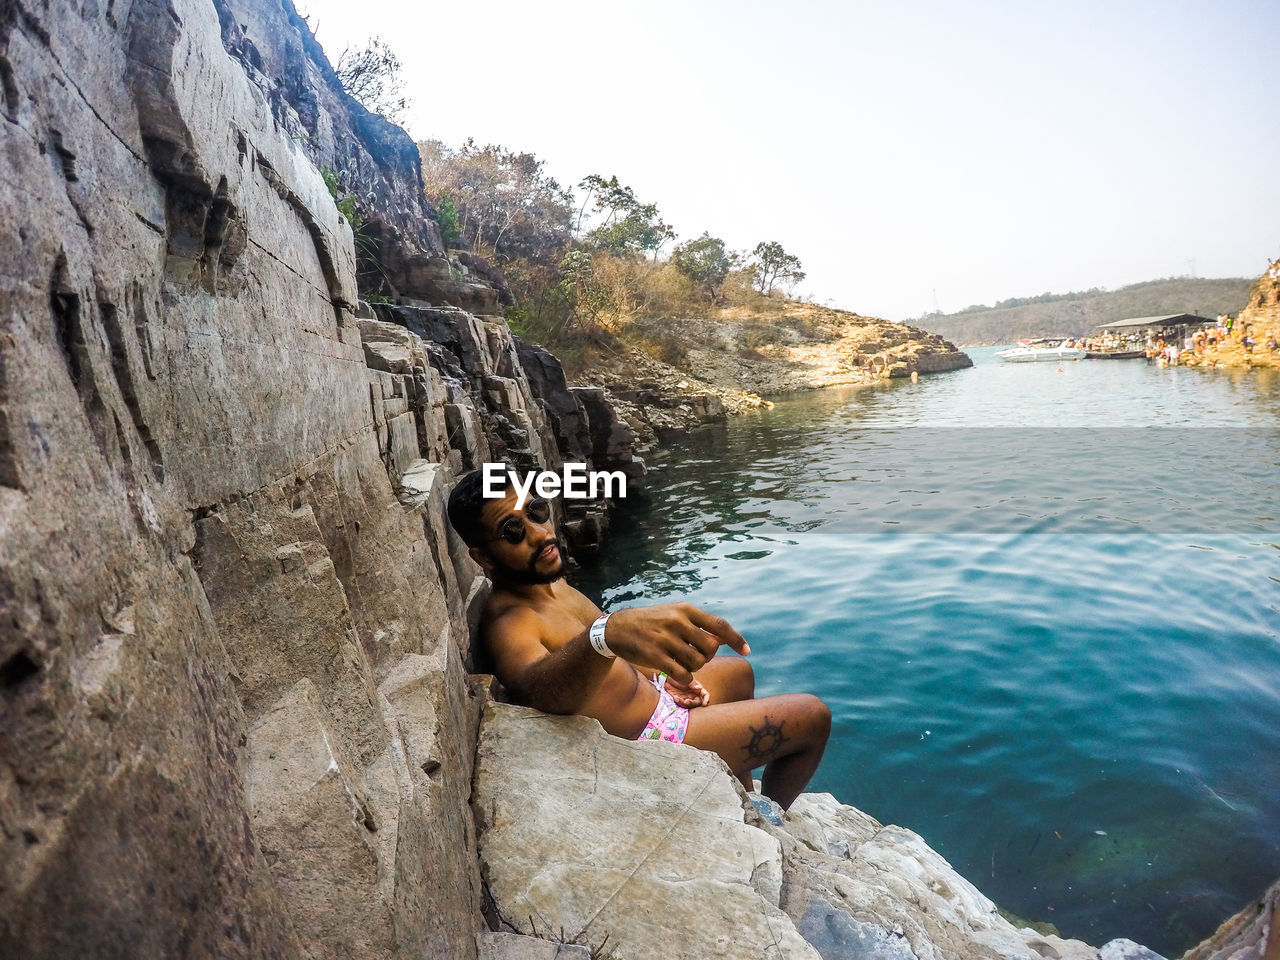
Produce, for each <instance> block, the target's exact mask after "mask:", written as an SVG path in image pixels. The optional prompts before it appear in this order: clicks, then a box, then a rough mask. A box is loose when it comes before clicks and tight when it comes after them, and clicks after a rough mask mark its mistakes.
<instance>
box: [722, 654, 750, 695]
mask: <svg viewBox="0 0 1280 960" xmlns="http://www.w3.org/2000/svg"><path fill="white" fill-rule="evenodd" d="M729 662H730V663H732V664H733V673H732V674H730V676H731V677H732V678H733V687H734V693H735V697H734V699H736V700H750V699H752V698H753V697H754V696H755V695H756V672H755V670H753V669H752V667H751V664H750V662H749V661H747V660H741V659H739V660H731V661H729Z"/></svg>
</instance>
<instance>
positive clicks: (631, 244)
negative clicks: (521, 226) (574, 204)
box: [575, 173, 676, 260]
mask: <svg viewBox="0 0 1280 960" xmlns="http://www.w3.org/2000/svg"><path fill="white" fill-rule="evenodd" d="M578 186H579V188H580V189H582V190H583V191H584V197H583V201H582V206H581V208H580V209H579V210H578V219H577V223H576V224H575V229H576V230H577V231H579V232H580V231H581V229H582V218H583V215H584V214H585V212H586V210H587V206H588V204H590V205H591V208H592V211H593V213H594V214H595V216H596V218H597V221H598V222H597V223H596V224H595V226H593V227H592V229H591V230H590V231H589V232H588V233H587V234H586V236H585V237H584V238H583V241H584V242H585V243H586V244H587V245H589V246H592V247H595V248H596V249H599V250H609V251H612V252H614V253H651V254H652V255H653V257H654V259H655V260H656V259H657V257H658V251H659V250H661V249H662V247H663V246H665V245H666V243H667V242H668V241H670V240H674V239H675V236H676V233H675V231H674V230H672V229H671V227H670V226H668V225H667V224H666V223H664V222H663V220H662V217H661V216H659V214H658V205H657V204H656V203H641V202H640V200H639V199H638V198H637V197H636V194H635V191H634V190H632V189H631V188H630V187H628V186H624V185H623V184H621V183H619V182H618V178H617V177H616V176H614V177H610V178H609V179H608V180H606V179H605V178H604V177H602V176H600V175H599V174H594V173H593V174H591V176H589V177H587V178H585V179H584V180H583V181H582V182H581V183H579V184H578Z"/></svg>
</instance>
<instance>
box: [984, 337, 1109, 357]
mask: <svg viewBox="0 0 1280 960" xmlns="http://www.w3.org/2000/svg"><path fill="white" fill-rule="evenodd" d="M1070 344H1071V341H1070V340H1063V341H1062V342H1061V343H1059V344H1058V345H1057V346H1052V347H1050V346H1036V345H1035V344H1028V345H1027V346H1023V347H1012V348H1010V349H1008V350H1001V351H999V352H998V353H997V354H996V356H997V357H999V358H1000V359H1001V360H1003V361H1004V362H1005V363H1035V362H1059V363H1060V362H1062V361H1063V360H1083V359H1084V357H1085V356H1086V354H1087V351H1086V350H1085V348H1084V347H1073V346H1071V345H1070Z"/></svg>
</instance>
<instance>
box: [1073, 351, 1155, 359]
mask: <svg viewBox="0 0 1280 960" xmlns="http://www.w3.org/2000/svg"><path fill="white" fill-rule="evenodd" d="M1086 356H1087V357H1088V358H1089V359H1090V360H1139V359H1145V358H1146V356H1147V351H1145V350H1090V351H1089V352H1088V353H1087V354H1086Z"/></svg>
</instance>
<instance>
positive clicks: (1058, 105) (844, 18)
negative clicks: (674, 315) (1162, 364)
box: [297, 0, 1280, 320]
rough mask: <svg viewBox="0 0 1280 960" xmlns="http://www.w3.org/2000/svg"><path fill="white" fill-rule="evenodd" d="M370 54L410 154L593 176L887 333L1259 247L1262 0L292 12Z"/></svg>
mask: <svg viewBox="0 0 1280 960" xmlns="http://www.w3.org/2000/svg"><path fill="white" fill-rule="evenodd" d="M297 3H298V7H299V9H300V10H301V11H302V12H303V13H309V14H310V15H311V22H312V23H313V24H314V25H317V26H318V36H319V39H320V41H321V43H322V44H323V45H324V47H325V50H326V51H327V52H328V54H329V56H330V59H331V60H336V59H337V56H338V54H339V53H340V52H341V51H342V49H343V48H344V47H348V46H352V47H359V46H363V45H364V43H365V42H367V40H368V38H369V37H371V36H375V35H377V36H382V37H383V38H385V39H386V40H387V41H388V42H389V43H390V44H391V46H392V47H393V48H394V49H395V50H396V51H397V52H398V54H399V55H400V57H401V59H402V60H403V61H404V63H405V79H406V81H407V93H408V95H409V96H410V97H411V98H412V100H413V106H412V109H411V111H410V113H409V114H408V118H407V123H406V126H407V128H408V130H409V132H410V133H411V134H412V135H413V136H414V138H415V139H419V140H423V139H438V140H442V141H444V142H445V143H448V144H451V145H455V146H456V145H458V144H459V143H461V142H462V141H463V140H464V139H466V138H467V137H474V138H475V140H476V141H477V142H479V143H481V144H484V143H499V144H504V145H506V146H509V147H511V148H513V149H517V150H525V151H530V152H532V153H534V154H536V155H537V156H538V157H540V158H543V159H545V160H546V161H547V167H548V169H549V170H550V172H551V173H552V175H553V176H555V177H556V178H557V179H559V180H560V181H561V183H562V184H564V185H572V184H574V183H576V182H577V181H578V180H580V179H582V177H584V176H586V175H587V174H590V173H600V174H603V175H605V176H609V175H612V174H616V175H617V176H618V178H619V179H620V180H621V181H622V182H623V183H626V184H630V185H631V186H632V187H633V188H634V189H635V191H636V193H637V195H638V196H639V197H640V198H641V200H643V201H646V202H655V203H657V204H658V206H659V209H660V210H661V212H662V215H663V217H664V218H665V219H666V221H667V222H668V223H670V224H671V225H672V226H673V227H674V228H675V229H676V230H677V232H678V233H679V234H680V237H681V239H686V238H690V237H696V236H698V235H699V234H700V233H702V231H704V230H710V231H711V232H712V233H714V234H716V235H717V236H720V237H723V238H724V239H725V241H726V242H727V243H728V244H729V245H730V246H731V247H734V248H739V249H741V248H750V247H753V246H755V244H756V243H757V242H759V241H761V240H778V241H780V242H781V243H782V244H783V246H784V247H786V249H787V250H788V251H790V252H792V253H794V254H796V255H798V256H799V257H800V259H801V260H802V261H803V263H804V268H805V270H806V271H807V272H808V274H809V279H808V280H807V281H806V282H805V284H804V285H803V286H802V287H801V288H800V292H803V293H808V294H810V295H812V296H813V297H814V298H815V299H817V300H818V301H819V302H825V301H828V300H829V301H831V302H832V303H833V304H834V305H836V306H840V307H845V308H848V309H852V310H857V311H859V312H860V313H866V314H873V315H878V316H885V317H889V318H892V319H899V320H900V319H904V318H906V317H910V316H916V315H919V314H921V313H923V312H926V311H929V310H932V309H933V308H934V305H935V291H936V303H937V305H938V306H939V307H940V308H941V309H942V310H944V311H951V310H956V309H960V308H962V307H965V306H967V305H969V304H972V303H992V302H994V301H995V300H998V299H1003V298H1006V297H1013V296H1022V295H1028V294H1036V293H1042V292H1045V291H1052V292H1055V293H1058V292H1066V291H1067V290H1078V289H1084V288H1087V287H1094V286H1105V287H1117V286H1121V285H1123V284H1126V283H1132V282H1135V281H1139V280H1149V279H1154V278H1157V277H1165V276H1171V275H1181V274H1191V273H1194V274H1195V275H1196V276H1201V277H1221V276H1247V277H1256V276H1258V275H1259V274H1261V273H1262V272H1263V271H1264V270H1265V269H1266V266H1267V262H1268V259H1270V258H1275V257H1280V56H1277V55H1276V51H1275V43H1276V40H1277V38H1280V3H1277V2H1276V0H1224V2H1200V3H1190V2H1178V0H1172V2H1145V3H1144V2H1133V0H1106V2H1092V0H1090V2H1071V0H1068V2H1058V3H1048V2H1035V0H1023V2H1013V0H1010V2H987V0H969V2H964V3H957V2H954V0H946V2H942V0H914V2H912V3H902V2H887V0H886V2H874V3H873V2H843V3H842V2H836V0H828V2H819V0H808V2H805V0H799V2H796V0H793V2H792V3H790V4H787V5H783V4H780V3H776V2H775V3H761V2H744V0H740V2H733V3H728V2H718V0H708V2H698V0H687V2H684V3H674V2H665V0H649V2H645V3H635V2H633V3H627V4H621V3H608V2H603V3H602V2H595V3H588V2H550V0H548V2H542V3H532V2H528V0H524V2H508V0H490V2H486V0H473V2H469V3H457V2H450V3H430V2H429V3H425V4H422V5H420V6H409V5H406V4H404V3H393V2H389V0H361V2H355V3H353V2H351V0H297Z"/></svg>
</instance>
